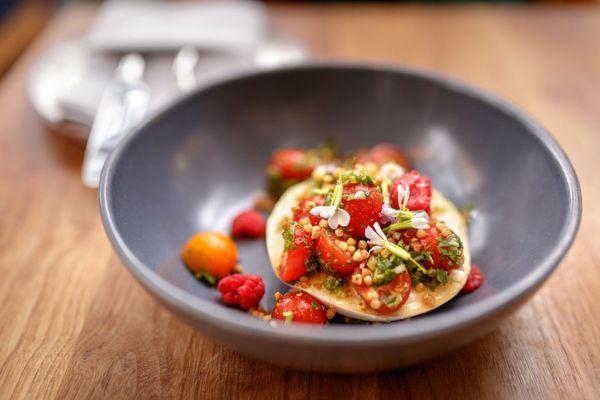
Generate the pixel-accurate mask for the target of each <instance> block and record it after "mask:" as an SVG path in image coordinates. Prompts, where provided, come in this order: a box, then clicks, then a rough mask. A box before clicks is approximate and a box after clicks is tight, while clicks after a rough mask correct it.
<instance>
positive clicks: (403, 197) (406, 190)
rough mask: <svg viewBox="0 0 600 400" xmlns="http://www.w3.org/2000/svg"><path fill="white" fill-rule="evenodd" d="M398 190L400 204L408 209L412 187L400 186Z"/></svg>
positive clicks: (397, 187)
mask: <svg viewBox="0 0 600 400" xmlns="http://www.w3.org/2000/svg"><path fill="white" fill-rule="evenodd" d="M396 190H398V204H402V206H403V207H405V208H406V205H407V204H408V198H409V197H410V187H409V186H407V187H404V186H402V185H398V186H396Z"/></svg>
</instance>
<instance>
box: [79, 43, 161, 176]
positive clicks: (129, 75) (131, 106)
mask: <svg viewBox="0 0 600 400" xmlns="http://www.w3.org/2000/svg"><path fill="white" fill-rule="evenodd" d="M144 69H145V62H144V58H143V57H142V56H141V55H139V54H135V53H130V54H127V55H125V56H124V57H123V58H122V59H121V60H120V61H119V65H118V66H117V69H116V70H115V73H114V76H113V78H112V79H111V81H110V83H109V84H108V86H107V87H106V89H105V90H104V92H103V93H102V97H101V99H100V104H99V106H98V111H97V112H96V117H95V118H94V123H93V124H92V129H91V131H90V136H89V138H88V142H87V146H86V149H85V156H84V159H83V168H82V171H81V177H82V180H83V183H84V185H85V186H87V187H91V188H97V187H98V183H99V181H100V173H101V172H102V167H103V166H104V163H105V162H106V159H107V158H108V156H109V155H110V153H111V151H112V150H113V149H114V148H115V147H116V146H117V144H119V142H120V141H121V140H122V139H123V138H124V137H125V136H127V135H128V134H129V133H130V132H131V131H132V129H133V128H134V127H135V126H136V125H138V124H139V123H140V122H141V121H142V119H143V118H144V116H145V115H146V112H147V111H148V105H149V104H150V88H149V86H148V85H147V84H146V83H145V82H144V80H143V76H144Z"/></svg>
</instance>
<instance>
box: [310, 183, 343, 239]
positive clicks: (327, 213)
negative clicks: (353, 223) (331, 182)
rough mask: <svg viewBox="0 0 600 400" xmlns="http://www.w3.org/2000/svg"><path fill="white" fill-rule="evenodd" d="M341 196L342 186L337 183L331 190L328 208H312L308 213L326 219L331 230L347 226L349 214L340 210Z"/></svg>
mask: <svg viewBox="0 0 600 400" xmlns="http://www.w3.org/2000/svg"><path fill="white" fill-rule="evenodd" d="M342 194H343V186H342V184H341V183H338V184H337V185H336V186H335V189H334V190H333V195H332V199H331V204H330V205H328V206H316V207H313V208H311V210H310V213H311V214H312V215H315V216H319V217H321V218H323V219H326V220H327V223H328V224H329V227H330V228H331V229H337V227H338V226H348V224H349V223H350V214H348V211H346V210H344V209H342V208H340V203H341V202H342Z"/></svg>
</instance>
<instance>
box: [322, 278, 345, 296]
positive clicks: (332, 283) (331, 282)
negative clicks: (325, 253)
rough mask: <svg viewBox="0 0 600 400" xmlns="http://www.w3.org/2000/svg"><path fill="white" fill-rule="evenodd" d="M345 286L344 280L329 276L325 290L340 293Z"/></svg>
mask: <svg viewBox="0 0 600 400" xmlns="http://www.w3.org/2000/svg"><path fill="white" fill-rule="evenodd" d="M343 284H344V280H343V279H342V278H336V277H335V276H333V275H329V276H328V277H327V279H326V280H325V288H327V290H329V291H331V292H335V293H337V292H339V290H340V289H341V288H342V285H343Z"/></svg>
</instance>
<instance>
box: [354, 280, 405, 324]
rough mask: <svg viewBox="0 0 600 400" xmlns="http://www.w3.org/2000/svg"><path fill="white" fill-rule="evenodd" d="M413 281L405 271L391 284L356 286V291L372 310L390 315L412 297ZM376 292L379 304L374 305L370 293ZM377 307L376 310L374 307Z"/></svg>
mask: <svg viewBox="0 0 600 400" xmlns="http://www.w3.org/2000/svg"><path fill="white" fill-rule="evenodd" d="M411 286H412V284H411V280H410V275H409V274H408V271H404V272H402V273H400V274H398V275H396V277H395V278H394V279H392V281H391V282H390V283H387V284H385V285H381V286H379V287H376V286H367V285H354V287H355V288H356V291H357V292H358V293H359V294H360V295H361V296H362V298H363V299H364V300H365V302H366V303H367V304H368V305H369V307H370V308H371V309H373V310H374V311H376V312H377V313H379V314H390V313H392V312H394V311H396V310H398V309H399V308H400V307H402V305H403V304H404V303H406V300H408V296H409V295H410V290H411ZM371 290H375V291H376V292H377V302H375V303H376V304H373V303H374V302H373V299H370V298H369V292H370V291H371ZM374 305H375V306H377V307H376V308H375V307H373V306H374Z"/></svg>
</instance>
